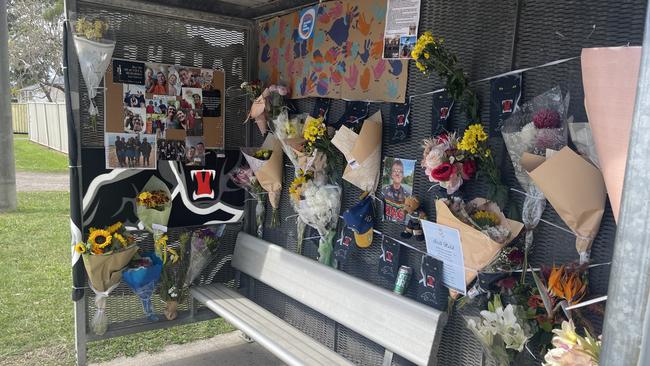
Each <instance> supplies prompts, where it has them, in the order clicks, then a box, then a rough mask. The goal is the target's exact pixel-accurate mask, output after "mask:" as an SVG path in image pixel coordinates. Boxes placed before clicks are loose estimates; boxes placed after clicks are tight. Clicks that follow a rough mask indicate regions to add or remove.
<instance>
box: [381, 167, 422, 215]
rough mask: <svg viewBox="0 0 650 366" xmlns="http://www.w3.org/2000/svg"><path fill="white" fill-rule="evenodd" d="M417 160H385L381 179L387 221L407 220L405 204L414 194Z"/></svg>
mask: <svg viewBox="0 0 650 366" xmlns="http://www.w3.org/2000/svg"><path fill="white" fill-rule="evenodd" d="M414 178H415V160H406V159H399V158H392V157H386V158H384V171H383V174H382V177H381V186H382V188H381V195H382V197H383V198H384V203H385V206H384V216H385V218H386V219H387V220H390V221H395V222H399V223H403V222H404V221H405V219H406V213H405V212H404V202H405V201H406V198H407V197H410V196H411V195H412V194H413V179H414Z"/></svg>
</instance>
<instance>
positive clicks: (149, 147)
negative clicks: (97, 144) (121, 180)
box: [104, 133, 157, 169]
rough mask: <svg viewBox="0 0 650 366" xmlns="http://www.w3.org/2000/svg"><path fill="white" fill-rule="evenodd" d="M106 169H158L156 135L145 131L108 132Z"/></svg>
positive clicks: (105, 141) (105, 142)
mask: <svg viewBox="0 0 650 366" xmlns="http://www.w3.org/2000/svg"><path fill="white" fill-rule="evenodd" d="M104 147H105V151H106V169H117V168H136V169H156V156H157V146H156V136H155V135H151V134H144V133H107V134H106V139H105V140H104Z"/></svg>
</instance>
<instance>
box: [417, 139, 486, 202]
mask: <svg viewBox="0 0 650 366" xmlns="http://www.w3.org/2000/svg"><path fill="white" fill-rule="evenodd" d="M459 142H460V138H459V137H458V136H456V133H450V134H442V135H439V136H437V137H434V138H430V139H426V140H424V141H423V143H422V147H423V148H424V152H423V154H422V163H421V164H422V167H423V168H424V173H425V174H426V176H427V178H429V182H435V183H438V184H439V185H440V187H442V188H444V189H446V190H447V194H448V195H452V194H454V193H456V191H457V190H458V189H459V188H460V186H461V185H462V184H463V181H466V180H469V179H471V178H472V177H473V176H474V173H475V172H476V161H475V160H474V159H473V158H472V157H471V156H470V155H469V154H467V153H466V152H465V151H463V150H459V149H458V143H459Z"/></svg>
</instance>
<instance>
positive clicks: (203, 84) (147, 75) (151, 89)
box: [144, 63, 214, 96]
mask: <svg viewBox="0 0 650 366" xmlns="http://www.w3.org/2000/svg"><path fill="white" fill-rule="evenodd" d="M213 73H214V72H213V71H212V70H211V69H199V68H193V67H183V66H177V65H165V64H158V63H146V64H145V69H144V89H145V90H146V92H147V93H149V94H156V95H172V96H181V93H182V89H183V88H196V89H199V90H211V89H212V77H213ZM199 95H200V94H199Z"/></svg>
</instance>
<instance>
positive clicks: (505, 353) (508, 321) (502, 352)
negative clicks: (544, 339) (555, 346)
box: [467, 295, 534, 366]
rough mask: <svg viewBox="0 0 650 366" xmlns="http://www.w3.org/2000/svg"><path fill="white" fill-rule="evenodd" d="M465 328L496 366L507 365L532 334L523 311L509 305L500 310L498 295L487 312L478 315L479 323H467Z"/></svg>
mask: <svg viewBox="0 0 650 366" xmlns="http://www.w3.org/2000/svg"><path fill="white" fill-rule="evenodd" d="M467 327H468V328H469V329H470V330H471V331H472V333H474V335H475V336H476V337H477V338H478V339H479V341H480V342H481V344H482V345H483V347H484V349H485V350H486V351H487V352H488V353H489V354H490V355H491V356H492V357H493V358H494V360H495V361H496V362H497V364H498V365H499V366H508V365H510V364H511V362H512V361H513V359H514V357H515V356H516V355H517V354H518V353H519V352H521V351H523V350H524V347H525V346H526V342H528V340H529V339H530V338H531V336H532V335H533V334H534V330H533V328H532V327H531V326H530V324H529V323H528V321H527V320H526V311H525V310H524V308H523V307H522V306H520V305H513V304H508V305H506V306H504V305H503V303H502V302H501V297H500V296H499V295H495V296H494V297H493V299H492V301H490V302H489V303H488V309H487V310H483V311H481V318H480V319H473V318H470V319H468V320H467Z"/></svg>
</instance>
